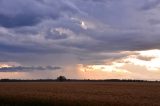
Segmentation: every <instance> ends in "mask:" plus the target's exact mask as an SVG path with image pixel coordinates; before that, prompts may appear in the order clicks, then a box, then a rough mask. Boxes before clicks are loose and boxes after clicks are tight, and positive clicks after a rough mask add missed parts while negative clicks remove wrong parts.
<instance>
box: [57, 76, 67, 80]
mask: <svg viewBox="0 0 160 106" xmlns="http://www.w3.org/2000/svg"><path fill="white" fill-rule="evenodd" d="M66 80H67V79H66V77H65V76H59V77H57V81H66Z"/></svg>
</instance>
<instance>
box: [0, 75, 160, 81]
mask: <svg viewBox="0 0 160 106" xmlns="http://www.w3.org/2000/svg"><path fill="white" fill-rule="evenodd" d="M57 81H66V82H160V81H149V80H131V79H122V80H120V79H105V80H90V79H87V80H86V79H84V80H79V79H67V78H66V77H65V76H59V77H57V79H36V80H22V79H0V82H57Z"/></svg>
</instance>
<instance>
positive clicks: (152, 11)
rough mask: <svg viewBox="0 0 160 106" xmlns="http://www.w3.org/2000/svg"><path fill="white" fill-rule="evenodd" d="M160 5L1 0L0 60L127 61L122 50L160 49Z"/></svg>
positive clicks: (146, 0) (152, 1) (151, 0)
mask: <svg viewBox="0 0 160 106" xmlns="http://www.w3.org/2000/svg"><path fill="white" fill-rule="evenodd" d="M159 6H160V5H159V0H141V1H140V0H26V1H22V0H14V1H13V0H0V26H1V27H0V54H2V57H0V60H7V61H9V60H10V61H16V59H15V58H14V57H16V56H17V55H19V56H17V58H18V59H17V61H19V60H21V61H22V60H23V59H24V57H28V56H29V55H31V54H35V55H37V56H38V58H42V57H43V56H46V55H47V56H48V55H49V56H50V57H49V56H48V57H47V58H52V59H53V62H55V60H57V59H58V58H57V55H58V56H61V55H67V54H69V55H71V58H75V57H76V59H77V61H79V62H84V63H92V62H95V63H99V62H103V60H104V59H110V58H119V57H121V56H122V57H123V55H121V54H118V53H117V52H119V51H134V50H148V49H160V42H159V41H160V36H159V34H160V31H159V27H160V26H159V25H160V24H158V22H159V21H160V20H159V19H160V15H159V11H158V7H159ZM155 23H156V24H155ZM115 53H117V54H116V55H115ZM7 57H8V58H7ZM33 59H34V57H33ZM26 61H29V60H27V59H26ZM37 61H38V60H37ZM63 61H66V60H63ZM66 63H67V61H66Z"/></svg>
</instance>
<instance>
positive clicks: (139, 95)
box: [0, 82, 160, 106]
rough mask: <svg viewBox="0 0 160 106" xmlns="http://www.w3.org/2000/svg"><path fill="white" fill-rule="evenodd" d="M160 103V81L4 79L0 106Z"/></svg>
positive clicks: (0, 85)
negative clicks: (39, 80) (33, 80)
mask: <svg viewBox="0 0 160 106" xmlns="http://www.w3.org/2000/svg"><path fill="white" fill-rule="evenodd" d="M57 105H58V106H160V83H151V82H139V83H138V82H25V83H23V82H8V83H7V82H1V83H0V106H57Z"/></svg>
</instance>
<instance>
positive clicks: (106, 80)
mask: <svg viewBox="0 0 160 106" xmlns="http://www.w3.org/2000/svg"><path fill="white" fill-rule="evenodd" d="M0 82H160V81H148V80H131V79H122V80H121V79H105V80H90V79H84V80H79V79H36V80H22V79H0Z"/></svg>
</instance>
